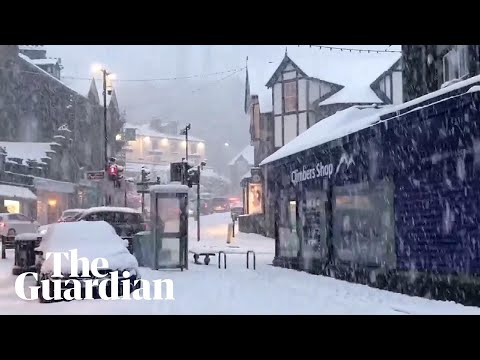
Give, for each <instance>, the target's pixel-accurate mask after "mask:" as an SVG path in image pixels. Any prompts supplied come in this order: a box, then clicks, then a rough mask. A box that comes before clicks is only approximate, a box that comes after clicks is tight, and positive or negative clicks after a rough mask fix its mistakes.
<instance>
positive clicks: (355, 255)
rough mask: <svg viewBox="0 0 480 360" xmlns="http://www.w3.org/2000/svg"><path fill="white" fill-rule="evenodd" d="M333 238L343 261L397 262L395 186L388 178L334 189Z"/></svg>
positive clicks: (388, 263)
mask: <svg viewBox="0 0 480 360" xmlns="http://www.w3.org/2000/svg"><path fill="white" fill-rule="evenodd" d="M333 196H334V198H333V211H334V213H333V238H332V243H333V246H334V247H335V250H336V252H337V256H338V258H339V259H340V260H342V261H347V262H356V263H362V264H369V265H375V266H379V265H380V266H381V265H387V266H394V264H395V261H396V260H395V235H394V234H395V232H394V226H393V224H394V220H393V219H394V215H393V206H392V204H393V187H392V185H391V184H390V183H388V182H386V181H381V182H378V183H375V184H373V183H362V184H350V185H344V186H341V187H336V188H334V191H333Z"/></svg>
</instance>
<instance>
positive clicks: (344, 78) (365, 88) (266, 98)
mask: <svg viewBox="0 0 480 360" xmlns="http://www.w3.org/2000/svg"><path fill="white" fill-rule="evenodd" d="M340 47H349V48H351V47H353V48H355V46H351V45H348V46H347V45H341V46H340ZM360 47H362V48H365V47H366V48H368V49H370V48H371V49H385V48H386V47H387V46H386V45H363V46H360ZM286 48H287V56H288V57H289V58H290V59H291V60H292V61H293V62H294V63H295V64H296V65H297V66H298V67H299V68H300V69H301V70H302V71H303V72H305V73H306V75H308V76H310V77H313V78H316V79H319V80H324V81H328V82H331V83H334V84H338V85H342V86H344V88H343V89H342V90H340V91H339V92H338V93H337V94H335V95H336V96H335V95H334V96H335V98H333V99H332V100H330V101H329V102H326V103H325V105H327V104H329V103H331V104H333V103H381V100H380V99H379V98H378V97H377V96H376V94H375V93H374V92H373V90H372V89H371V88H370V85H371V84H372V83H373V82H374V81H375V80H376V79H377V78H378V77H379V76H380V75H381V74H382V73H383V72H385V71H386V70H387V69H389V68H390V67H391V66H392V65H393V64H394V63H395V62H396V61H398V59H399V58H400V57H401V54H399V53H380V54H377V53H358V52H349V51H330V50H327V49H319V48H318V47H311V48H310V47H308V46H298V45H289V46H287V47H286ZM389 49H390V50H400V46H399V45H392V46H391V47H389ZM282 50H283V51H282ZM273 56H274V58H273V59H274V61H268V62H265V60H264V59H255V58H253V59H249V63H248V72H249V81H250V93H251V94H252V95H258V97H259V102H260V109H261V112H268V111H272V90H271V89H268V88H267V87H266V84H267V82H268V81H269V80H270V78H271V77H272V76H273V74H274V73H275V71H276V70H277V68H278V67H279V66H280V64H281V62H282V61H283V59H284V56H285V47H283V48H280V47H279V48H278V54H273Z"/></svg>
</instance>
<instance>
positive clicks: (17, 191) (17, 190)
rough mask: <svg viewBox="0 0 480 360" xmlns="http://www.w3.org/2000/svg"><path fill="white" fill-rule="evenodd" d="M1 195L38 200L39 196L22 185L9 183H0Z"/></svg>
mask: <svg viewBox="0 0 480 360" xmlns="http://www.w3.org/2000/svg"><path fill="white" fill-rule="evenodd" d="M0 196H2V197H6V198H19V199H25V200H37V196H36V195H35V194H34V193H33V192H32V191H31V190H30V189H27V188H25V187H22V186H13V185H7V184H0Z"/></svg>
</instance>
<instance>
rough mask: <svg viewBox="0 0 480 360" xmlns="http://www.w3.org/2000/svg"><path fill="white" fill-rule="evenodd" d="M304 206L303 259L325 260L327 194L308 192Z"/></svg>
mask: <svg viewBox="0 0 480 360" xmlns="http://www.w3.org/2000/svg"><path fill="white" fill-rule="evenodd" d="M305 199H306V200H305V202H304V206H303V212H302V216H301V217H300V218H301V220H302V229H303V236H302V238H303V257H304V258H305V259H309V258H318V259H325V258H326V257H327V255H328V252H327V250H328V248H327V221H328V220H327V211H328V209H327V194H326V192H325V191H307V192H306V194H305Z"/></svg>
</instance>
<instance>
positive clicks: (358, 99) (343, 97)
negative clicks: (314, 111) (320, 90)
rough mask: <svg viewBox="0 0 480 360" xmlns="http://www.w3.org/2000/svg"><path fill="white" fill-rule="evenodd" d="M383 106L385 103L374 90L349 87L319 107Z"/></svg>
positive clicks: (362, 87) (364, 87) (363, 87)
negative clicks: (351, 104)
mask: <svg viewBox="0 0 480 360" xmlns="http://www.w3.org/2000/svg"><path fill="white" fill-rule="evenodd" d="M348 103H356V104H382V103H383V101H382V100H380V98H379V97H378V96H377V94H375V92H374V91H373V90H372V88H371V87H370V86H369V85H367V86H360V87H355V86H347V87H344V88H343V89H341V90H340V91H338V92H336V93H335V94H333V95H332V96H330V97H328V98H326V99H325V100H323V101H322V102H321V103H319V104H318V105H319V106H323V105H332V104H348Z"/></svg>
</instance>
